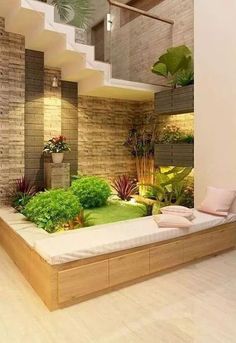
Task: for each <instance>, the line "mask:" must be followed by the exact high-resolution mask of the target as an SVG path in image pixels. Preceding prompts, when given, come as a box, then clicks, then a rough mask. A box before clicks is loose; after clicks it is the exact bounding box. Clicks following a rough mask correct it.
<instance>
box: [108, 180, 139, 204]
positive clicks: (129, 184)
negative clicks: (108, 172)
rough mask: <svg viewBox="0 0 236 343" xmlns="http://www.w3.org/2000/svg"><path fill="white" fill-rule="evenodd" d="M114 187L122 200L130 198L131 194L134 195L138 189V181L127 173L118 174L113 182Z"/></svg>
mask: <svg viewBox="0 0 236 343" xmlns="http://www.w3.org/2000/svg"><path fill="white" fill-rule="evenodd" d="M112 188H114V189H115V191H116V192H117V195H118V197H119V198H120V199H121V200H126V201H127V200H130V199H131V196H132V195H134V194H135V193H136V192H137V190H138V187H137V181H136V180H134V179H131V178H130V177H129V176H127V175H122V176H118V177H117V178H116V179H115V180H113V182H112Z"/></svg>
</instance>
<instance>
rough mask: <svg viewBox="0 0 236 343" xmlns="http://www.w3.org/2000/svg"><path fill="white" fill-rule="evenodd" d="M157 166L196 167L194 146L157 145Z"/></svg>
mask: <svg viewBox="0 0 236 343" xmlns="http://www.w3.org/2000/svg"><path fill="white" fill-rule="evenodd" d="M155 166H156V167H157V166H163V167H165V166H176V167H193V166H194V144H181V143H179V144H156V145H155Z"/></svg>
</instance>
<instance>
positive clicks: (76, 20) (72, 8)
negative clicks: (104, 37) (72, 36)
mask: <svg viewBox="0 0 236 343" xmlns="http://www.w3.org/2000/svg"><path fill="white" fill-rule="evenodd" d="M52 4H53V5H54V6H55V8H56V9H57V11H58V14H59V16H60V18H61V19H62V20H64V21H66V22H70V23H71V24H72V25H75V26H77V27H80V28H86V27H87V24H88V21H89V19H90V17H91V14H92V13H93V9H92V7H91V4H90V1H89V0H53V1H52ZM71 19H72V20H71Z"/></svg>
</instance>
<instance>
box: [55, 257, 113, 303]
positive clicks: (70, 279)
mask: <svg viewBox="0 0 236 343" xmlns="http://www.w3.org/2000/svg"><path fill="white" fill-rule="evenodd" d="M108 287H109V281H108V261H102V262H96V263H91V264H88V265H84V266H80V267H77V268H72V269H69V270H65V271H61V272H59V273H58V301H59V303H63V302H65V301H68V300H71V299H73V298H78V297H82V296H85V295H88V294H92V293H94V292H97V291H100V290H102V289H105V288H108Z"/></svg>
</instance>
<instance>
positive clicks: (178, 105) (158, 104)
mask: <svg viewBox="0 0 236 343" xmlns="http://www.w3.org/2000/svg"><path fill="white" fill-rule="evenodd" d="M155 111H156V112H157V113H158V114H181V113H190V112H194V85H189V86H185V87H180V88H175V89H168V90H166V91H162V92H159V93H156V94H155Z"/></svg>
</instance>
